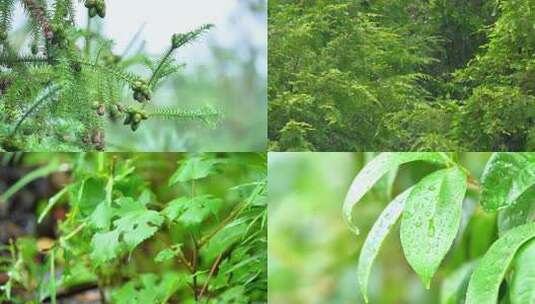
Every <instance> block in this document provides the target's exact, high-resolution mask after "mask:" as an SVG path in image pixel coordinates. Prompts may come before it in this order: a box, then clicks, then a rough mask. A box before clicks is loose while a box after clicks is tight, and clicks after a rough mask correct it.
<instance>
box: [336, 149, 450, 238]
mask: <svg viewBox="0 0 535 304" xmlns="http://www.w3.org/2000/svg"><path fill="white" fill-rule="evenodd" d="M418 160H422V161H430V162H435V163H439V164H446V163H450V162H451V159H450V158H449V156H448V155H447V154H446V153H442V152H414V153H395V152H385V153H381V154H380V155H379V156H377V157H376V158H374V159H373V160H372V161H371V162H369V163H368V164H367V165H366V166H365V167H364V168H363V169H362V170H361V171H360V172H359V174H358V175H357V176H356V177H355V179H354V180H353V182H352V184H351V187H350V188H349V191H348V192H347V194H346V197H345V200H344V208H343V210H344V219H345V220H346V222H347V224H348V226H349V227H350V228H351V229H352V230H353V231H354V232H355V233H356V234H358V233H359V230H358V227H357V226H356V225H355V224H354V223H353V216H352V214H353V208H354V207H355V205H356V204H357V203H358V202H359V201H360V199H361V198H362V197H363V196H364V195H365V194H366V193H367V192H368V191H369V190H370V189H371V188H372V187H373V185H374V184H375V183H376V182H377V181H378V180H379V179H380V178H381V177H382V176H383V175H385V174H386V173H387V172H388V171H390V170H393V169H395V168H397V167H399V166H400V165H402V164H404V163H408V162H413V161H418Z"/></svg>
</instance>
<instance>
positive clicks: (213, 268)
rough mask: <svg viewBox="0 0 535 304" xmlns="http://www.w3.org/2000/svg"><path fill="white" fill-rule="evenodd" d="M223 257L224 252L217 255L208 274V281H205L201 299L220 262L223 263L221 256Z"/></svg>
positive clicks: (200, 294)
mask: <svg viewBox="0 0 535 304" xmlns="http://www.w3.org/2000/svg"><path fill="white" fill-rule="evenodd" d="M222 257H223V253H220V254H219V255H218V256H217V259H216V260H215V262H214V264H213V265H212V268H211V269H210V273H209V274H208V278H207V279H206V282H204V285H203V287H202V289H201V292H200V293H199V299H201V298H202V296H203V294H204V292H205V291H206V289H207V288H208V282H210V279H211V278H212V277H213V276H214V273H215V272H216V270H217V268H218V267H219V263H221V258H222Z"/></svg>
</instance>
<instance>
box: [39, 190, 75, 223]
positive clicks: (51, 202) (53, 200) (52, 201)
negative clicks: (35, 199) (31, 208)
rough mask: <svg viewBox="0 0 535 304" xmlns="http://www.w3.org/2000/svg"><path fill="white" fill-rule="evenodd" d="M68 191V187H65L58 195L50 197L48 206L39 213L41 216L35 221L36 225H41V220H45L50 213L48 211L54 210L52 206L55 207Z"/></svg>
mask: <svg viewBox="0 0 535 304" xmlns="http://www.w3.org/2000/svg"><path fill="white" fill-rule="evenodd" d="M69 190H70V187H65V188H63V189H61V191H59V192H58V193H56V194H54V196H52V197H51V198H50V199H49V200H48V204H47V205H46V207H45V209H44V210H43V212H41V215H39V219H38V220H37V223H41V222H42V221H43V219H44V218H45V216H46V215H47V214H48V213H49V212H50V210H52V208H54V206H55V205H56V203H57V202H58V201H59V200H60V199H61V198H62V197H63V195H64V194H65V193H67V192H68V191H69Z"/></svg>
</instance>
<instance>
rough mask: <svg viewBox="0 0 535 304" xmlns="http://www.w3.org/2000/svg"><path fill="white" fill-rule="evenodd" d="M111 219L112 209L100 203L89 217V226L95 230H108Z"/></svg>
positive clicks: (104, 203)
mask: <svg viewBox="0 0 535 304" xmlns="http://www.w3.org/2000/svg"><path fill="white" fill-rule="evenodd" d="M112 217H113V209H112V208H111V207H110V206H109V205H108V204H107V203H106V202H102V203H100V204H99V205H98V206H97V208H96V209H95V211H94V212H93V213H92V214H91V216H90V217H89V224H90V225H91V226H92V227H94V228H96V229H104V230H108V229H109V228H110V224H111V219H112Z"/></svg>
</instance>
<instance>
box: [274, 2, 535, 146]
mask: <svg viewBox="0 0 535 304" xmlns="http://www.w3.org/2000/svg"><path fill="white" fill-rule="evenodd" d="M269 14H270V18H269V25H270V29H269V56H270V57H269V73H270V74H269V76H270V78H269V84H268V96H269V121H270V125H269V139H270V143H271V149H272V150H283V151H286V150H321V151H326V150H328V151H390V150H396V151H407V150H410V151H421V150H427V151H446V150H447V151H453V150H456V151H458V150H468V151H511V150H512V151H525V150H530V149H533V148H534V147H535V146H534V143H535V139H534V138H535V137H534V136H535V135H534V134H535V125H534V123H533V121H534V120H533V118H534V111H533V109H534V108H535V107H534V106H535V96H534V94H535V92H534V88H535V85H534V82H533V66H534V63H533V62H534V61H533V52H534V50H535V28H534V27H533V18H534V14H535V2H533V1H531V0H518V1H495V0H492V1H490V0H478V1H439V0H430V1H422V0H408V1H400V0H379V1H367V0H360V1H347V0H340V1H325V0H316V1H287V0H274V1H270V2H269Z"/></svg>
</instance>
